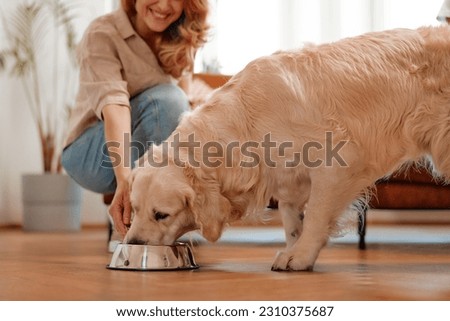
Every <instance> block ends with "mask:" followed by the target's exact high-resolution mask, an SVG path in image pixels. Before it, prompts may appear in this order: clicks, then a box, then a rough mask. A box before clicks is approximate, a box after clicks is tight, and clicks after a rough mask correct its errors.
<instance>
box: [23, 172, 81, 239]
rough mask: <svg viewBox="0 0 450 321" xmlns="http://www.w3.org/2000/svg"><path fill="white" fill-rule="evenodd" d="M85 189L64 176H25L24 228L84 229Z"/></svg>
mask: <svg viewBox="0 0 450 321" xmlns="http://www.w3.org/2000/svg"><path fill="white" fill-rule="evenodd" d="M81 192H82V191H81V187H80V186H79V185H78V184H77V183H75V182H74V181H73V180H72V179H71V178H70V177H69V176H67V175H63V174H24V175H23V176H22V200H23V210H24V213H23V214H24V215H23V228H24V230H26V231H39V232H65V231H79V230H80V228H81Z"/></svg>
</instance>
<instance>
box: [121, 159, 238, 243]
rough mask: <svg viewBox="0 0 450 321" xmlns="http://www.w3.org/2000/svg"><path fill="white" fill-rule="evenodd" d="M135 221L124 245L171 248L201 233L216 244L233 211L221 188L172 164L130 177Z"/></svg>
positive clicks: (140, 171)
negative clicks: (185, 237) (188, 234)
mask: <svg viewBox="0 0 450 321" xmlns="http://www.w3.org/2000/svg"><path fill="white" fill-rule="evenodd" d="M130 200H131V206H132V210H133V215H134V216H133V221H132V224H131V227H130V230H129V231H128V233H127V235H126V237H125V241H124V242H125V243H132V244H133V243H134V244H151V245H170V244H172V243H173V242H175V241H176V240H177V239H178V238H179V237H180V236H182V235H183V234H185V233H186V232H189V231H192V230H196V229H200V231H201V233H202V235H203V236H204V237H205V239H207V240H208V241H211V242H214V241H216V240H217V239H218V238H219V237H220V235H221V233H222V230H223V227H224V225H225V223H226V222H227V218H228V216H229V213H230V211H231V205H230V202H229V201H228V200H227V199H226V198H225V197H224V196H222V195H221V194H220V189H219V186H218V184H217V183H216V182H215V181H214V180H210V181H209V182H206V181H203V180H199V179H198V178H197V177H196V176H195V174H194V169H192V168H186V167H179V166H176V165H175V164H169V165H168V166H165V167H160V168H156V167H144V168H137V169H134V170H133V172H132V174H131V176H130Z"/></svg>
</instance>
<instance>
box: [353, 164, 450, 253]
mask: <svg viewBox="0 0 450 321" xmlns="http://www.w3.org/2000/svg"><path fill="white" fill-rule="evenodd" d="M369 208H372V209H395V210H407V209H419V210H437V209H450V185H446V184H444V183H443V182H441V181H439V180H437V179H434V178H433V176H432V175H431V174H430V173H429V172H428V171H427V170H426V169H424V168H416V167H410V168H409V169H408V170H405V171H399V172H396V173H394V174H393V175H392V176H391V177H389V179H387V180H380V181H378V182H377V183H376V184H375V187H374V193H373V195H372V197H371V200H370V202H369ZM367 210H368V208H365V209H364V210H363V211H362V213H360V218H359V231H358V233H359V248H360V249H365V248H366V243H365V234H366V225H367V224H366V222H367V220H366V219H367Z"/></svg>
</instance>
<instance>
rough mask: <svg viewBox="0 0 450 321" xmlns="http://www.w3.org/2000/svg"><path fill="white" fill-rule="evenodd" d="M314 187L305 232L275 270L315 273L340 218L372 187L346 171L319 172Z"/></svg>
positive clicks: (282, 255)
mask: <svg viewBox="0 0 450 321" xmlns="http://www.w3.org/2000/svg"><path fill="white" fill-rule="evenodd" d="M353 174H354V173H353ZM361 174H362V173H361ZM361 176H363V174H362V175H361ZM356 177H357V176H356ZM311 183H312V185H311V195H310V197H309V200H308V205H307V209H306V211H305V218H304V220H303V232H302V234H301V236H300V237H299V238H298V240H297V241H295V243H294V244H293V245H292V246H291V247H290V248H287V249H286V250H285V251H282V252H279V253H278V255H277V257H276V258H275V262H274V264H273V266H272V270H275V271H280V270H295V271H302V270H303V271H304V270H312V269H313V266H314V263H315V261H316V259H317V257H318V255H319V252H320V250H321V249H322V247H324V246H325V245H326V243H327V241H328V237H329V233H330V230H331V229H332V228H333V227H334V226H335V223H336V221H337V219H338V217H339V216H340V214H342V213H343V212H344V211H345V209H346V208H347V207H348V206H349V204H351V203H352V201H353V200H354V199H355V198H356V197H357V196H358V194H359V193H360V192H361V191H362V190H363V189H364V188H365V187H366V186H367V185H368V183H367V179H364V178H363V177H361V179H357V180H355V176H354V175H351V173H349V171H347V170H345V169H342V170H339V169H328V170H318V171H317V173H316V175H314V177H312V181H311Z"/></svg>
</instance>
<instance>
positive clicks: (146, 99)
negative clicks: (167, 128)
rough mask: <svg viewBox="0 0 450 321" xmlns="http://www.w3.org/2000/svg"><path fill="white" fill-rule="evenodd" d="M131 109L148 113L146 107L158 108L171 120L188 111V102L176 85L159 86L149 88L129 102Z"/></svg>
mask: <svg viewBox="0 0 450 321" xmlns="http://www.w3.org/2000/svg"><path fill="white" fill-rule="evenodd" d="M131 105H132V108H133V109H135V110H136V111H138V112H146V111H148V106H149V105H153V106H158V107H159V110H160V111H161V112H163V113H166V114H167V115H173V116H172V118H176V119H178V118H179V116H180V115H181V114H182V113H183V112H185V111H187V110H189V100H188V97H187V95H186V94H185V92H184V91H183V90H182V89H181V88H180V87H179V86H177V85H173V84H161V85H157V86H154V87H152V88H149V89H147V90H145V91H143V92H142V93H140V94H139V95H138V96H136V97H134V98H133V99H132V100H131Z"/></svg>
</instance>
